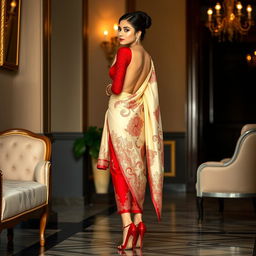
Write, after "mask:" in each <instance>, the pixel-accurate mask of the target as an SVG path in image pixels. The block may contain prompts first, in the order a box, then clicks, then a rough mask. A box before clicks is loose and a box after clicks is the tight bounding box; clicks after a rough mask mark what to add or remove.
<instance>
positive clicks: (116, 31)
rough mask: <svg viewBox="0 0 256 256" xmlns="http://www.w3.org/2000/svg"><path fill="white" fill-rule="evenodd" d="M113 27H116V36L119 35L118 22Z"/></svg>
mask: <svg viewBox="0 0 256 256" xmlns="http://www.w3.org/2000/svg"><path fill="white" fill-rule="evenodd" d="M113 28H114V30H115V34H116V36H117V35H118V25H117V24H114V26H113Z"/></svg>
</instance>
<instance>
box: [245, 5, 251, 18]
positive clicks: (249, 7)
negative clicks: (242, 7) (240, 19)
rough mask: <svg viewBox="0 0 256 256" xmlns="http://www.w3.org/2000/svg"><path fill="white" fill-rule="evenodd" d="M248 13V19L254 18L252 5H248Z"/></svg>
mask: <svg viewBox="0 0 256 256" xmlns="http://www.w3.org/2000/svg"><path fill="white" fill-rule="evenodd" d="M246 11H247V12H248V19H251V18H252V7H251V5H250V4H248V5H247V8H246Z"/></svg>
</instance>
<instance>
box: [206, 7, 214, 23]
mask: <svg viewBox="0 0 256 256" xmlns="http://www.w3.org/2000/svg"><path fill="white" fill-rule="evenodd" d="M207 14H208V21H209V22H211V20H212V14H213V11H212V9H211V8H209V9H208V11H207Z"/></svg>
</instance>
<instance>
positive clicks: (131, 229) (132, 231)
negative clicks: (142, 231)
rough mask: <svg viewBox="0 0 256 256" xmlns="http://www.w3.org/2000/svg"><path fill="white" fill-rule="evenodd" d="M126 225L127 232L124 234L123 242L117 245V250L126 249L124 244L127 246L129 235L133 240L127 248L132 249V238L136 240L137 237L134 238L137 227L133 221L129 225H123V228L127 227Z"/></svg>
mask: <svg viewBox="0 0 256 256" xmlns="http://www.w3.org/2000/svg"><path fill="white" fill-rule="evenodd" d="M127 227H129V229H128V232H127V235H126V238H125V241H124V244H122V245H119V246H118V247H117V248H118V249H119V250H125V249H126V246H127V244H128V241H129V238H130V236H132V237H133V240H132V248H128V249H133V244H134V240H137V239H136V235H137V228H136V226H135V225H134V223H133V222H132V223H130V224H129V225H127V226H125V227H123V229H125V228H127Z"/></svg>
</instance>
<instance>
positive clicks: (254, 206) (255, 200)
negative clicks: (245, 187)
mask: <svg viewBox="0 0 256 256" xmlns="http://www.w3.org/2000/svg"><path fill="white" fill-rule="evenodd" d="M252 203H253V209H254V212H255V213H256V198H255V197H254V198H253V199H252Z"/></svg>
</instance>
